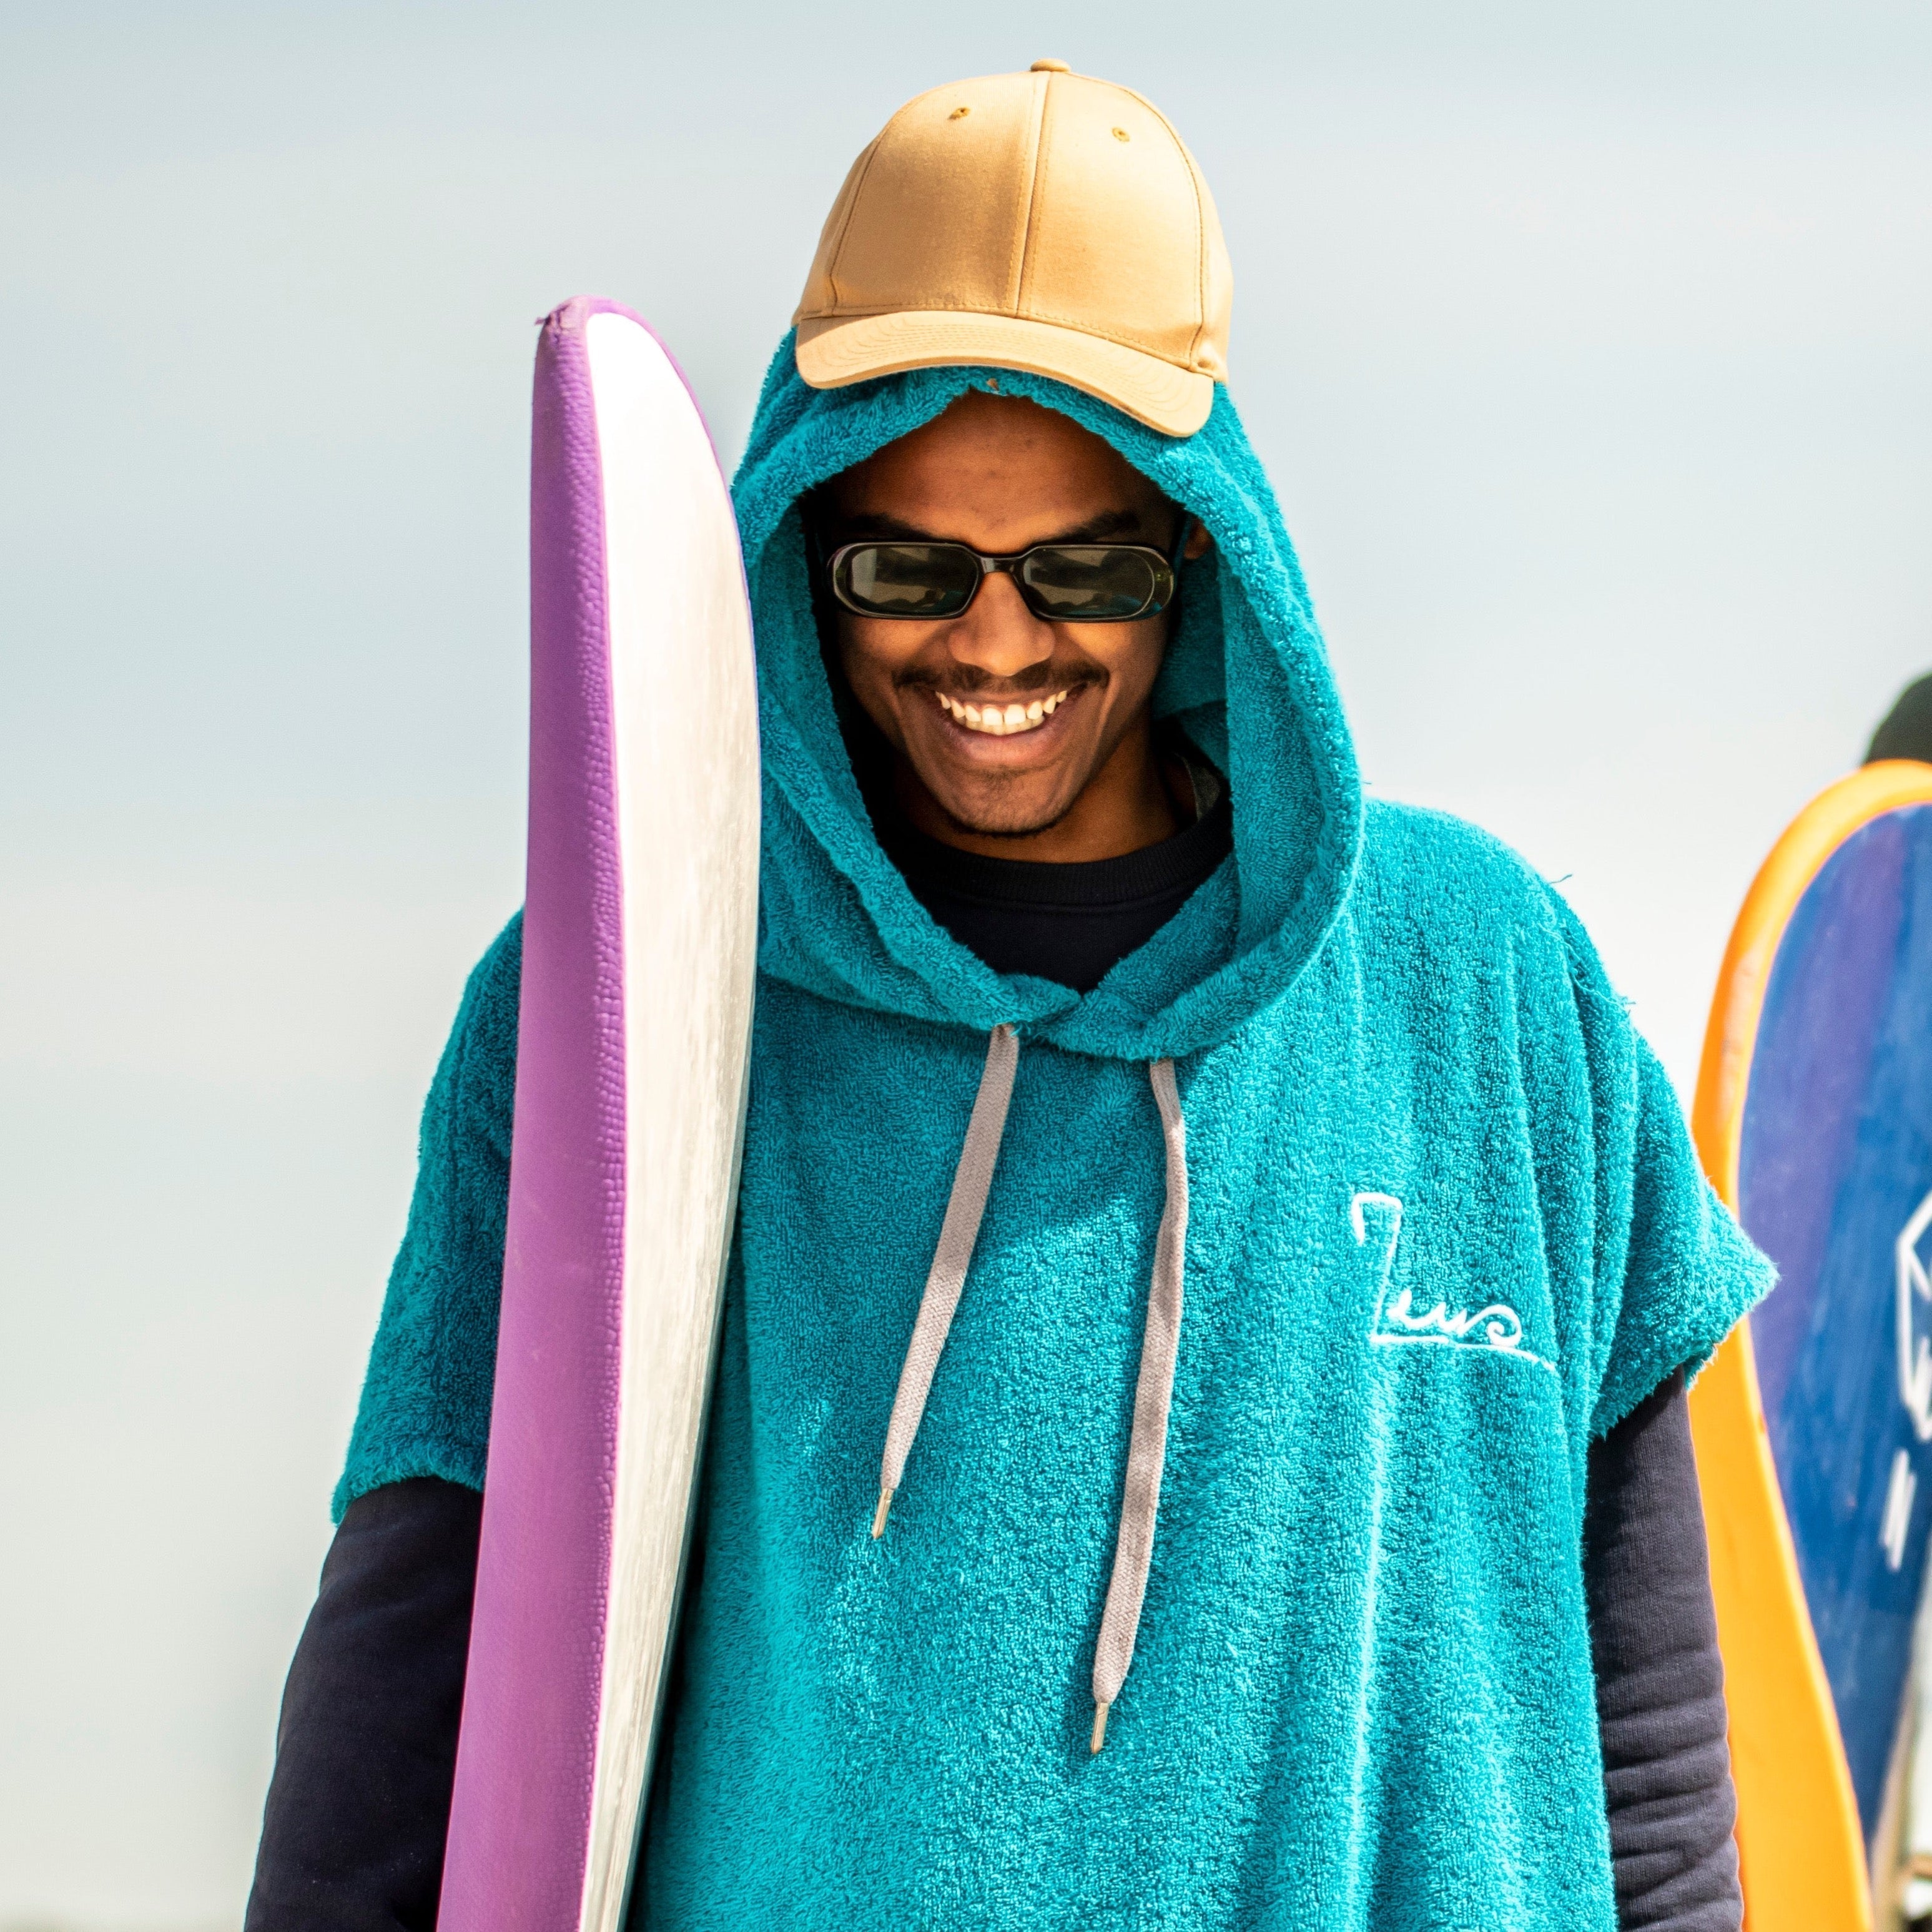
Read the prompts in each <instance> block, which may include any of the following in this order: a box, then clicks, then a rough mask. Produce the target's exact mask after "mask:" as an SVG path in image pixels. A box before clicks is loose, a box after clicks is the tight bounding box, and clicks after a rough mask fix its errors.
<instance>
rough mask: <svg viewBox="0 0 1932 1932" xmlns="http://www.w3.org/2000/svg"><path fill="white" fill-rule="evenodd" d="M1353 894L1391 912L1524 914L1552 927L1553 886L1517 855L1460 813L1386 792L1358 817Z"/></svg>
mask: <svg viewBox="0 0 1932 1932" xmlns="http://www.w3.org/2000/svg"><path fill="white" fill-rule="evenodd" d="M1358 895H1361V896H1364V897H1365V898H1367V900H1368V901H1371V902H1373V903H1375V904H1378V905H1379V906H1382V907H1385V908H1386V909H1387V910H1389V911H1391V912H1395V911H1397V910H1403V911H1406V912H1408V913H1410V914H1411V915H1412V916H1428V915H1430V913H1435V914H1438V915H1440V916H1443V917H1445V918H1448V919H1460V918H1462V917H1465V916H1469V915H1472V914H1473V915H1475V916H1477V917H1478V918H1484V919H1496V918H1497V917H1499V916H1501V917H1503V918H1505V919H1512V920H1515V919H1522V920H1526V921H1528V922H1529V923H1530V924H1532V925H1533V926H1535V927H1537V928H1538V929H1539V930H1543V929H1547V930H1548V931H1550V932H1552V933H1554V932H1556V929H1557V927H1558V925H1559V913H1558V912H1557V910H1556V895H1555V892H1554V890H1553V888H1552V887H1551V886H1550V884H1549V883H1548V882H1547V880H1544V877H1542V875H1541V874H1540V873H1538V871H1537V870H1536V868H1535V867H1534V866H1533V865H1531V864H1530V863H1529V861H1528V860H1527V859H1525V858H1524V857H1523V855H1522V854H1521V853H1520V852H1517V851H1516V850H1514V848H1512V847H1510V846H1508V845H1506V844H1504V843H1503V841H1502V840H1501V839H1500V838H1497V837H1496V835H1494V834H1493V832H1485V831H1484V829H1482V827H1481V826H1479V825H1472V824H1471V823H1469V820H1467V819H1466V818H1458V817H1456V816H1455V815H1454V814H1453V813H1451V812H1447V811H1435V810H1433V808H1430V807H1429V806H1427V805H1402V804H1398V803H1397V802H1394V801H1393V800H1390V799H1370V801H1369V802H1368V804H1367V808H1366V810H1365V811H1364V817H1363V837H1362V865H1361V874H1360V876H1359V879H1358Z"/></svg>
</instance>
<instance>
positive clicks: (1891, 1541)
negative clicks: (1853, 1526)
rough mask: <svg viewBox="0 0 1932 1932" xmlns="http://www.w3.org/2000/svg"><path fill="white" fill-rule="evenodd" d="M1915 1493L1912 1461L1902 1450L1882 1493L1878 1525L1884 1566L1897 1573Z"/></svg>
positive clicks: (1910, 1523)
mask: <svg viewBox="0 0 1932 1932" xmlns="http://www.w3.org/2000/svg"><path fill="white" fill-rule="evenodd" d="M1917 1495H1918V1478H1917V1477H1916V1476H1915V1475H1913V1474H1912V1458H1911V1457H1910V1455H1909V1454H1907V1452H1906V1451H1904V1450H1903V1449H1901V1450H1900V1451H1898V1453H1897V1454H1896V1455H1895V1456H1894V1457H1892V1459H1891V1483H1890V1484H1889V1485H1888V1487H1887V1488H1886V1490H1885V1520H1884V1521H1883V1522H1882V1523H1881V1524H1880V1525H1879V1532H1878V1540H1879V1543H1880V1544H1881V1545H1882V1546H1883V1548H1884V1550H1885V1567H1886V1568H1888V1569H1891V1570H1896V1569H1897V1568H1898V1567H1899V1566H1900V1564H1902V1563H1903V1562H1904V1561H1905V1538H1906V1532H1907V1531H1908V1530H1909V1529H1910V1528H1911V1526H1912V1502H1913V1499H1915V1497H1916V1496H1917Z"/></svg>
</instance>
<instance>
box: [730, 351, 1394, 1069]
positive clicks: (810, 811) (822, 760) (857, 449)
mask: <svg viewBox="0 0 1932 1932" xmlns="http://www.w3.org/2000/svg"><path fill="white" fill-rule="evenodd" d="M968 389H990V390H993V391H995V392H997V393H999V394H1001V395H1010V396H1023V397H1025V398H1029V399H1030V400H1031V401H1034V402H1037V403H1039V404H1043V405H1044V406H1045V407H1047V408H1049V409H1053V410H1059V411H1060V412H1061V413H1062V414H1063V415H1065V416H1070V417H1071V418H1073V420H1074V421H1075V422H1078V423H1079V424H1080V425H1081V426H1082V428H1085V429H1088V430H1090V431H1092V432H1093V433H1094V434H1096V435H1097V436H1100V437H1104V438H1105V439H1106V441H1108V442H1109V443H1112V445H1113V446H1114V447H1115V449H1118V451H1119V452H1120V453H1121V455H1122V456H1124V458H1126V459H1127V461H1128V462H1129V463H1132V464H1133V466H1134V467H1135V468H1136V469H1138V470H1139V471H1140V472H1142V475H1145V476H1147V477H1148V478H1150V479H1151V481H1153V482H1154V483H1155V484H1157V486H1158V487H1160V489H1161V490H1163V492H1165V493H1166V495H1167V496H1169V497H1170V498H1172V499H1173V500H1174V501H1175V502H1177V503H1178V504H1180V505H1181V506H1182V507H1183V508H1184V509H1186V510H1187V511H1189V512H1190V514H1193V515H1194V516H1195V517H1199V519H1200V520H1201V522H1202V523H1203V524H1205V526H1206V527H1207V529H1208V532H1210V534H1211V535H1212V536H1213V538H1214V547H1213V548H1212V549H1211V550H1210V551H1209V552H1208V554H1207V556H1205V557H1204V558H1202V559H1201V560H1200V561H1199V562H1197V563H1192V564H1190V565H1187V566H1185V567H1184V571H1183V573H1182V580H1181V616H1180V621H1179V623H1178V628H1177V630H1176V634H1175V638H1174V640H1173V643H1172V645H1171V646H1170V647H1169V652H1168V655H1167V659H1166V664H1165V665H1164V667H1163V670H1162V673H1161V676H1160V681H1159V683H1158V684H1157V687H1156V689H1155V694H1154V710H1155V714H1156V715H1157V718H1172V719H1174V720H1175V721H1176V722H1178V724H1179V725H1180V726H1181V728H1182V729H1183V730H1184V731H1185V732H1186V733H1187V736H1189V737H1190V739H1192V740H1193V742H1194V743H1195V744H1196V745H1198V746H1199V748H1200V749H1201V751H1203V752H1204V753H1205V754H1206V755H1207V756H1208V757H1209V758H1210V759H1211V760H1213V761H1214V763H1215V764H1216V765H1217V766H1219V767H1220V769H1221V770H1222V772H1223V773H1224V774H1225V775H1226V778H1227V779H1228V781H1229V790H1230V792H1231V793H1232V797H1233V799H1234V803H1235V850H1234V853H1233V856H1232V858H1231V859H1229V861H1228V862H1226V863H1225V864H1224V865H1223V866H1222V867H1221V868H1220V871H1218V872H1217V874H1215V876H1214V877H1213V878H1212V879H1211V880H1209V882H1208V883H1207V884H1206V885H1205V886H1203V887H1202V889H1201V890H1200V891H1199V892H1197V893H1196V895H1194V897H1193V898H1192V899H1191V900H1190V901H1189V902H1188V904H1187V906H1186V907H1184V909H1183V910H1182V911H1181V913H1180V914H1179V915H1178V916H1176V917H1175V919H1172V920H1170V921H1169V923H1168V924H1167V926H1165V927H1164V928H1163V929H1162V930H1161V932H1159V933H1158V934H1157V935H1156V936H1155V937H1154V939H1153V940H1151V941H1149V942H1148V944H1147V945H1145V946H1144V947H1142V948H1141V949H1140V950H1139V951H1138V952H1137V953H1133V954H1131V955H1130V956H1129V957H1128V958H1127V959H1124V960H1123V961H1122V962H1121V964H1120V965H1118V966H1117V967H1116V968H1115V969H1114V971H1112V973H1110V974H1109V975H1108V976H1107V977H1106V980H1103V982H1102V983H1101V984H1100V986H1099V987H1097V989H1095V990H1094V992H1091V993H1089V994H1088V995H1085V997H1084V998H1083V997H1082V996H1080V995H1077V994H1076V993H1074V992H1071V991H1070V990H1069V989H1067V987H1064V986H1056V985H1054V984H1052V983H1049V982H1048V981H1046V980H1037V979H1033V978H1030V977H1025V976H1010V977H1003V976H1001V974H998V973H996V972H995V971H993V970H992V968H990V967H989V966H987V965H985V964H984V963H983V962H982V961H980V959H978V958H977V956H975V955H974V954H973V953H971V952H969V951H968V950H967V948H965V947H963V946H962V945H961V944H959V942H958V941H956V940H955V939H953V937H952V936H951V935H950V934H949V933H947V932H945V931H944V929H942V928H941V926H938V924H936V923H935V921H934V920H933V919H932V916H930V915H929V913H927V912H926V910H925V908H924V907H922V906H921V905H920V904H919V902H918V901H917V900H916V899H915V898H913V895H912V892H911V891H910V888H909V887H908V886H907V884H906V883H905V880H904V878H903V877H901V874H900V873H899V871H898V868H896V867H895V865H893V864H892V861H891V860H890V859H888V858H887V857H886V854H885V853H884V852H883V850H881V849H880V845H879V842H878V840H877V838H876V837H875V836H874V831H873V827H872V824H871V819H870V817H869V815H868V812H867V811H866V808H865V802H864V799H863V798H862V796H861V794H860V791H859V785H858V782H857V781H856V778H855V777H854V775H853V769H852V763H851V760H850V757H849V755H848V754H847V749H846V745H845V742H844V738H843V736H841V732H840V729H839V726H838V721H837V718H836V716H835V711H834V708H833V705H832V697H831V692H830V691H829V688H828V684H827V680H826V672H825V667H824V661H823V654H822V652H821V649H820V643H819V637H818V631H817V625H816V624H815V622H814V616H813V612H812V604H811V586H810V583H809V580H808V574H807V570H808V565H807V554H806V547H805V529H804V524H803V520H802V515H801V513H800V510H799V499H800V497H801V496H803V494H804V493H805V492H806V491H808V490H811V489H812V488H814V487H815V486H816V485H817V484H820V483H822V482H823V481H826V478H829V477H831V476H834V475H837V474H838V472H840V471H841V470H843V469H849V468H850V466H852V465H853V464H854V463H859V462H861V461H862V460H864V459H865V458H866V457H868V456H869V455H871V453H872V452H874V450H877V449H880V448H881V447H883V446H884V445H885V444H886V443H891V442H893V441H895V440H897V439H898V437H902V436H904V435H907V434H909V433H910V431H913V430H915V429H916V428H919V425H921V424H922V423H925V422H929V420H930V419H932V418H933V417H934V416H937V415H938V414H939V413H940V412H941V410H944V408H945V407H947V404H950V402H952V401H953V399H954V398H956V397H957V396H959V395H962V394H963V393H965V392H966V391H967V390H968ZM733 496H734V497H735V499H736V505H737V512H738V520H739V529H740V532H741V535H742V539H743V543H744V550H745V571H746V575H747V578H748V583H749V586H750V590H751V607H752V613H753V621H754V629H755V634H756V637H757V649H758V675H759V684H760V718H759V725H760V733H761V736H762V739H763V754H764V770H765V799H764V805H765V814H766V815H765V827H766V829H765V850H764V861H763V892H762V901H763V929H762V932H761V936H760V960H759V963H760V967H761V968H763V971H765V972H766V973H767V974H770V975H772V977H775V978H777V979H779V980H784V981H786V982H787V983H790V984H791V985H793V986H799V987H801V988H802V989H805V990H807V991H808V992H815V993H818V994H820V995H824V996H826V997H828V998H834V999H838V1000H840V1001H845V1002H847V1003H849V1004H854V1005H857V1006H861V1007H869V1008H871V1009H873V1010H878V1011H882V1012H886V1013H895V1014H898V1015H900V1016H904V1017H905V1018H908V1019H921V1020H927V1021H937V1022H951V1023H953V1024H956V1025H961V1026H965V1027H970V1028H974V1029H975V1030H976V1031H981V1032H986V1031H991V1029H992V1028H994V1027H995V1026H998V1025H1002V1024H1005V1025H1012V1026H1014V1027H1016V1028H1019V1029H1020V1031H1022V1034H1024V1035H1025V1037H1029V1038H1032V1039H1035V1040H1041V1041H1044V1042H1046V1043H1051V1044H1052V1045H1054V1046H1060V1047H1063V1048H1065V1049H1069V1050H1070V1051H1073V1052H1080V1053H1085V1054H1091V1055H1097V1056H1100V1057H1103V1058H1115V1059H1134V1060H1153V1059H1157V1058H1162V1057H1163V1056H1167V1055H1184V1054H1187V1053H1190V1052H1196V1051H1197V1050H1199V1049H1203V1048H1205V1047H1208V1046H1214V1045H1216V1044H1217V1043H1219V1042H1220V1041H1222V1040H1225V1039H1226V1038H1227V1037H1229V1035H1230V1034H1232V1032H1234V1031H1235V1029H1237V1028H1239V1027H1240V1026H1241V1025H1242V1024H1243V1023H1244V1022H1245V1021H1247V1019H1250V1017H1251V1016H1253V1014H1254V1013H1256V1012H1258V1011H1259V1010H1261V1009H1262V1007H1265V1006H1267V1005H1268V1004H1270V1003H1271V1001H1274V1000H1275V999H1277V998H1279V997H1280V995H1282V994H1283V993H1284V992H1286V991H1287V990H1288V989H1289V988H1290V987H1291V986H1293V984H1294V983H1295V980H1297V979H1298V977H1299V976H1300V975H1301V973H1302V971H1303V970H1304V968H1306V966H1307V964H1308V962H1309V961H1310V959H1312V958H1313V957H1314V956H1315V954H1316V953H1317V951H1318V950H1319V949H1320V947H1321V945H1322V941H1323V940H1324V938H1325V937H1326V936H1327V935H1328V932H1329V931H1330V929H1331V927H1332V926H1334V922H1335V921H1336V919H1337V917H1338V916H1340V913H1341V911H1342V909H1343V906H1344V905H1345V904H1346V901H1347V899H1348V896H1349V890H1350V888H1351V886H1352V882H1353V879H1354V876H1355V867H1356V863H1357V860H1358V855H1359V853H1360V850H1361V838H1362V799H1361V781H1360V780H1359V778H1358V775H1357V772H1356V767H1355V751H1354V748H1353V746H1352V743H1351V742H1350V739H1349V729H1348V725H1347V724H1346V721H1345V720H1344V718H1343V713H1342V706H1341V702H1340V698H1339V697H1338V696H1337V693H1336V690H1335V686H1334V679H1332V678H1331V676H1330V674H1329V669H1328V654H1327V652H1326V650H1325V648H1324V646H1323V644H1322V637H1321V633H1320V632H1319V631H1318V630H1317V628H1316V623H1315V617H1314V613H1313V610H1312V609H1311V608H1310V604H1309V600H1308V594H1307V587H1306V586H1305V584H1304V581H1303V579H1302V574H1301V566H1300V565H1298V563H1297V562H1296V560H1295V551H1294V547H1293V546H1292V544H1290V542H1289V537H1288V532H1287V531H1286V529H1285V528H1284V527H1283V523H1282V519H1281V513H1280V509H1279V508H1278V507H1277V504H1276V502H1275V498H1274V491H1273V490H1272V489H1271V487H1269V484H1268V478H1267V476H1266V475H1265V473H1264V472H1263V470H1262V466H1261V463H1260V461H1259V459H1258V458H1256V455H1255V453H1254V451H1253V449H1252V447H1251V446H1250V444H1249V442H1248V439H1247V433H1246V432H1245V431H1244V429H1243V428H1242V426H1241V418H1240V416H1238V414H1237V413H1236V411H1235V405H1234V403H1233V401H1232V399H1231V398H1230V397H1229V395H1228V392H1227V391H1226V388H1225V387H1223V388H1217V390H1216V392H1215V399H1214V410H1213V412H1212V413H1211V415H1210V416H1209V417H1208V422H1206V424H1205V425H1204V426H1203V427H1202V428H1201V429H1200V430H1199V431H1196V434H1193V436H1191V437H1184V438H1176V437H1166V436H1163V435H1161V434H1159V433H1158V432H1157V431H1153V430H1151V429H1148V428H1144V427H1143V426H1142V425H1140V424H1139V423H1136V422H1133V420H1132V419H1130V418H1129V417H1127V416H1123V415H1122V414H1121V413H1120V412H1119V411H1118V410H1114V409H1112V408H1110V407H1109V406H1108V405H1107V404H1104V403H1102V402H1099V401H1096V400H1095V399H1094V398H1092V397H1091V396H1088V395H1082V393H1081V392H1079V391H1077V390H1075V389H1070V388H1067V386H1065V385H1064V384H1062V383H1056V382H1053V381H1052V380H1049V379H1048V378H1046V377H1038V376H1031V375H1025V374H1019V373H1016V372H1015V371H1010V370H1004V369H1002V370H991V369H971V368H941V369H922V370H915V371H910V372H908V373H907V374H903V375H898V376H890V377H883V378H881V379H880V380H877V381H875V382H871V383H860V384H857V385H856V386H853V387H851V388H849V389H811V388H809V387H808V386H807V385H806V384H805V382H804V381H803V380H802V379H801V378H800V377H799V374H798V371H797V368H796V364H795V362H794V360H793V348H792V342H791V339H790V338H789V337H787V338H786V340H785V341H784V343H783V344H781V347H780V348H779V350H778V354H777V356H775V358H774V359H773V360H772V365H771V368H770V370H769V373H768V374H767V375H766V379H765V384H764V389H763V393H762V395H761V396H760V401H759V404H758V410H757V417H756V419H755V420H754V423H753V425H752V429H751V440H750V443H749V445H748V447H747V449H746V450H745V457H744V460H743V462H742V463H741V464H740V466H739V470H738V474H737V477H736V481H735V482H734V483H733Z"/></svg>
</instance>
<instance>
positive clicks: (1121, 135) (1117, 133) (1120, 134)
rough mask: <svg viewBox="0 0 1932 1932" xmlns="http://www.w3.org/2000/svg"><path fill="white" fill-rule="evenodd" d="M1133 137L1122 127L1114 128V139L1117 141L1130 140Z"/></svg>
mask: <svg viewBox="0 0 1932 1932" xmlns="http://www.w3.org/2000/svg"><path fill="white" fill-rule="evenodd" d="M1133 138H1134V137H1133V135H1131V134H1130V133H1128V132H1127V130H1126V128H1124V127H1116V128H1115V130H1114V139H1115V140H1117V141H1131V140H1132V139H1133Z"/></svg>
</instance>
